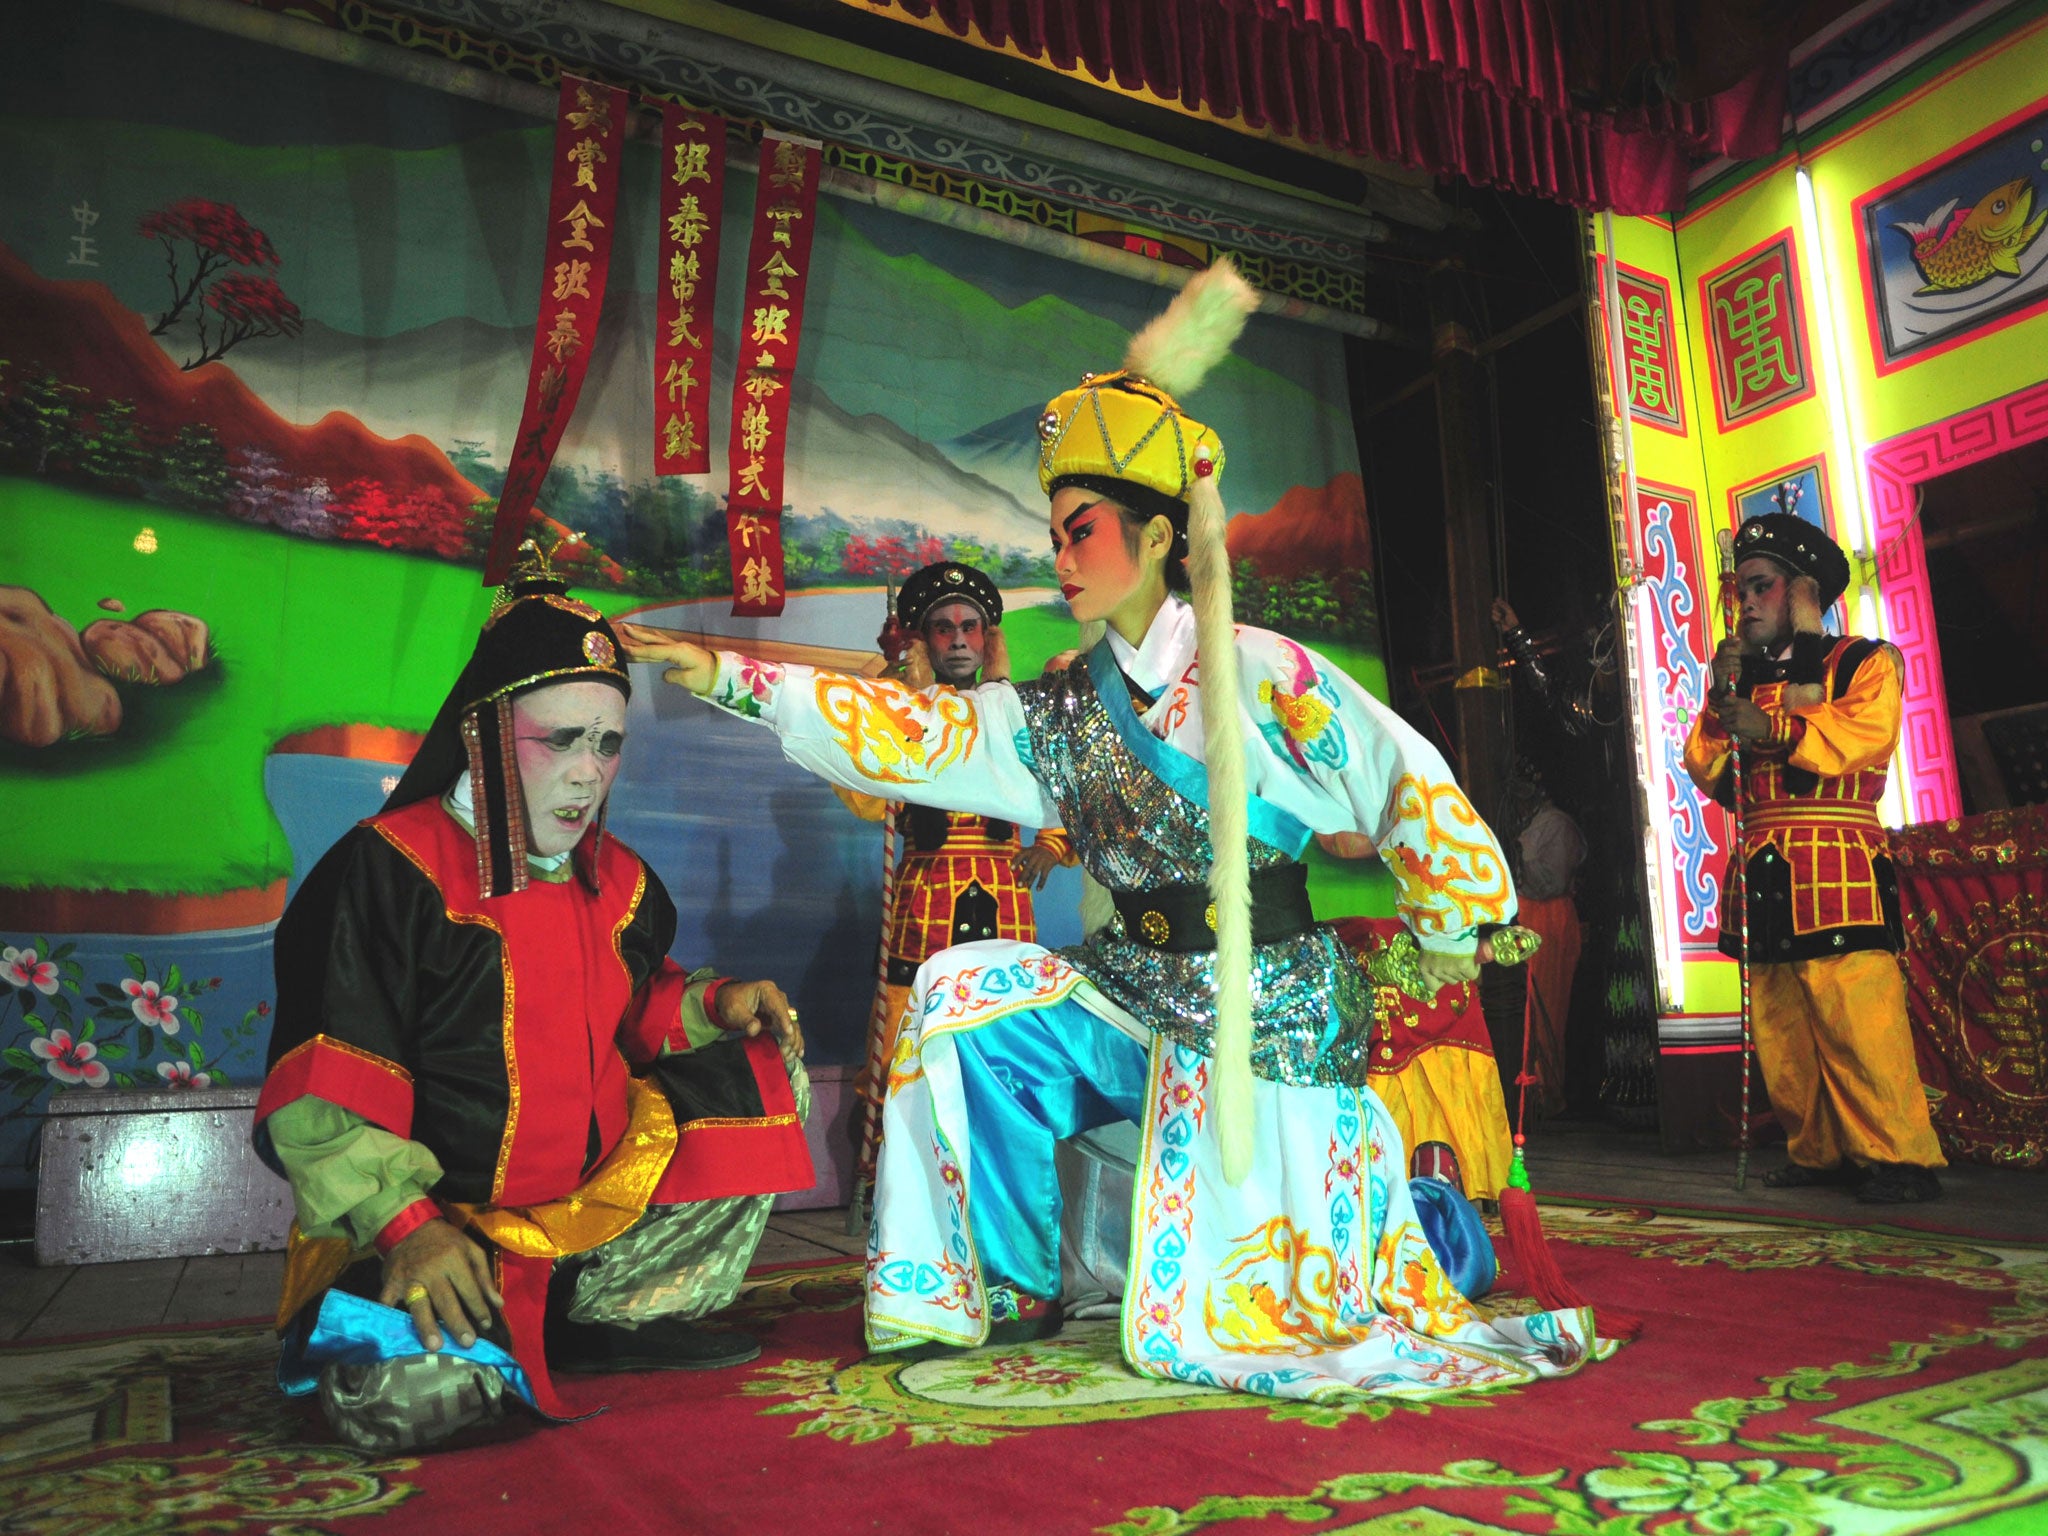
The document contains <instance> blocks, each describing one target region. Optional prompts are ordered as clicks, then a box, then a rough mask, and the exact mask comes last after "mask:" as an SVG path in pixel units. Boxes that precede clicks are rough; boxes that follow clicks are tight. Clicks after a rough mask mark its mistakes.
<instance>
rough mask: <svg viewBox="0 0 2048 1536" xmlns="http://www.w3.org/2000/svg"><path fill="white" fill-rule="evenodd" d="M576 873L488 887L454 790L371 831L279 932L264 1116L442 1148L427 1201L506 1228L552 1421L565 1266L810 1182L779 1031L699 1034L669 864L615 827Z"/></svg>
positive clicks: (361, 827) (294, 1302)
mask: <svg viewBox="0 0 2048 1536" xmlns="http://www.w3.org/2000/svg"><path fill="white" fill-rule="evenodd" d="M586 841H589V840H588V839H587V840H586ZM577 866H578V867H577V873H576V875H575V877H574V878H571V879H569V880H567V881H564V882H561V883H549V882H542V881H535V882H533V883H531V884H529V885H528V886H527V887H526V889H524V890H522V891H517V892H513V893H509V894H507V895H503V896H498V897H494V898H491V899H489V900H482V899H480V898H479V895H478V890H479V887H478V881H477V856H476V844H475V841H474V839H473V838H472V837H471V835H470V833H469V831H468V830H467V829H466V828H465V827H463V826H462V825H461V824H460V823H458V822H457V821H456V820H455V819H454V818H453V817H451V816H450V815H449V814H448V812H447V811H446V810H445V809H443V807H442V806H441V803H440V802H439V801H438V800H424V801H420V802H417V803H415V804H412V805H409V806H406V807H404V808H403V809H400V810H397V811H392V812H389V813H386V814H384V815H380V816H374V817H371V818H370V819H369V820H367V821H364V822H362V823H360V824H358V825H357V826H356V827H355V828H353V829H352V830H351V831H350V832H349V833H348V834H347V835H346V836H345V837H343V838H342V839H341V840H340V841H339V842H338V843H336V844H335V845H334V847H333V848H332V849H330V850H329V851H328V853H327V855H326V857H324V858H323V859H322V860H321V861H320V862H319V863H318V864H317V865H316V866H314V868H313V870H312V872H311V873H310V874H309V875H308V876H307V877H306V881H305V884H304V885H303V886H302V887H301V889H300V890H299V892H298V894H297V895H296V896H295V897H294V898H293V900H292V903H291V906H290V908H289V909H288V910H287V911H286V913H285V915H284V918H283V920H282V921H281V922H280V923H279V924H278V929H277V939H276V966H277V984H278V999H277V1015H276V1028H275V1031H274V1033H273V1035H272V1037H271V1047H270V1066H269V1075H268V1077H267V1079H266V1080H265V1082H264V1086H263V1093H262V1096H261V1099H260V1101H259V1103H258V1105H257V1111H256V1121H257V1143H258V1146H259V1149H264V1150H267V1138H266V1135H265V1132H264V1130H263V1122H264V1121H265V1119H266V1118H267V1117H268V1116H269V1115H270V1114H271V1113H272V1112H273V1111H275V1110H276V1109H278V1108H279V1107H281V1106H283V1105H285V1104H288V1103H291V1102H292V1101H293V1100H295V1099H297V1098H300V1097H302V1096H303V1095H306V1094H314V1095H317V1096H318V1097H320V1098H322V1099H326V1100H328V1101H330V1102H332V1103H334V1104H338V1105H340V1106H341V1107H342V1108H344V1109H346V1110H349V1111H351V1112H353V1113H355V1114H357V1115H360V1116H362V1117H363V1118H364V1119H366V1120H368V1121H369V1122H370V1123H371V1124H373V1125H376V1126H379V1127H381V1128H383V1129H384V1130H387V1131H389V1132H391V1133H392V1134H394V1135H397V1136H403V1137H407V1138H409V1139H411V1140H413V1141H417V1142H419V1143H421V1144H422V1145H423V1146H425V1147H426V1148H427V1149H428V1150H429V1151H431V1152H432V1153H433V1154H434V1156H435V1157H436V1158H437V1159H438V1160H439V1161H440V1164H441V1167H442V1170H443V1174H444V1176H443V1178H442V1180H441V1181H440V1183H439V1184H437V1185H436V1186H435V1187H434V1190H433V1198H434V1199H435V1200H436V1201H438V1202H439V1203H440V1205H441V1206H442V1209H443V1211H444V1212H446V1213H447V1214H448V1215H449V1216H450V1217H451V1219H454V1220H456V1221H458V1222H461V1223H463V1224H465V1225H467V1226H469V1227H470V1228H471V1229H472V1230H474V1231H476V1232H477V1233H479V1234H480V1235H482V1236H483V1237H485V1238H487V1239H489V1241H490V1246H491V1250H492V1258H493V1264H494V1266H496V1268H497V1273H498V1280H499V1290H500V1292H501V1293H502V1294H503V1295H504V1297H505V1303H506V1305H505V1322H506V1326H507V1329H508V1332H509V1333H510V1335H511V1341H512V1346H513V1353H514V1354H515V1355H516V1356H517V1357H518V1359H519V1362H520V1364H521V1365H522V1366H524V1367H525V1368H526V1369H527V1371H528V1372H529V1373H530V1375H531V1377H532V1379H533V1384H534V1388H535V1393H536V1397H537V1399H538V1400H539V1401H540V1402H541V1406H542V1407H543V1408H550V1410H551V1411H553V1409H552V1403H553V1394H552V1390H551V1388H550V1386H549V1383H548V1377H547V1371H546V1367H545V1361H544V1359H543V1357H542V1350H541V1333H542V1319H543V1313H544V1308H545V1302H546V1295H547V1281H548V1275H549V1272H550V1270H551V1269H552V1267H553V1261H554V1260H555V1259H556V1258H559V1257H561V1256H562V1255H564V1254H568V1253H577V1252H582V1251H585V1250H587V1249H590V1248H593V1247H596V1246H598V1245H599V1244H600V1243H602V1242H605V1241H609V1240H610V1238H612V1237H614V1236H616V1235H618V1233H619V1232H622V1231H624V1230H625V1228H626V1227H628V1226H630V1225H631V1224H632V1222H633V1221H634V1220H635V1219H636V1218H637V1217H638V1216H639V1215H640V1214H641V1212H642V1211H644V1210H645V1209H646V1207H647V1206H649V1205H668V1204H677V1203H681V1202H685V1201H693V1200H706V1199H712V1198H716V1197H719V1196H727V1195H751V1194H775V1193H780V1192H783V1191H786V1190H796V1189H807V1188H809V1187H810V1186H811V1184H812V1183H813V1182H814V1180H815V1174H814V1172H813V1170H812V1166H811V1159H810V1154H809V1150H808V1148H807V1146H806V1143H805V1140H804V1134H803V1127H802V1125H800V1124H799V1123H798V1120H797V1114H796V1103H795V1098H794V1095H793V1093H792V1091H791V1088H790V1082H789V1077H788V1074H787V1071H786V1070H785V1069H784V1067H783V1064H782V1059H781V1053H780V1051H779V1049H778V1048H777V1046H776V1044H775V1043H774V1041H773V1040H772V1039H771V1038H770V1037H769V1036H767V1035H765V1034H764V1035H760V1036H756V1037H753V1038H751V1039H744V1038H741V1037H737V1036H736V1037H734V1038H733V1039H731V1040H729V1041H724V1040H722V1041H718V1042H716V1043H714V1044H712V1045H708V1046H705V1047H702V1048H699V1049H696V1050H692V1049H691V1048H690V1046H689V1042H688V1040H687V1039H686V1038H685V1035H684V1032H683V1027H682V1022H681V1004H682V999H683V994H684V990H685V987H686V985H687V979H686V976H685V973H684V972H683V971H682V969H681V968H680V967H678V966H677V965H676V964H675V962H674V961H673V960H671V959H669V957H668V947H669V944H670V942H671V941H672V940H673V938H674V936H675V925H676V917H675V908H674V906H673V905H672V904H671V903H670V901H669V898H668V893H667V892H666V891H665V890H663V889H662V886H661V882H660V881H659V880H658V879H657V878H656V877H655V875H654V873H653V871H651V870H650V869H648V867H647V866H646V864H645V863H643V862H642V861H641V859H640V858H639V856H638V855H637V854H635V853H633V852H632V851H631V850H630V849H628V848H626V847H625V846H624V845H623V844H621V843H620V842H618V840H617V839H615V838H611V837H605V838H603V839H602V841H601V842H599V843H598V845H597V848H596V852H595V855H594V856H588V851H587V850H586V849H579V850H578V860H577ZM664 1047H667V1048H668V1051H669V1052H670V1054H667V1055H664V1054H663V1048H664ZM325 1246H326V1248H327V1251H326V1252H324V1253H322V1252H315V1251H313V1250H318V1249H321V1248H322V1247H323V1245H322V1244H317V1243H306V1242H304V1241H303V1240H302V1239H299V1238H298V1235H297V1233H296V1232H295V1233H294V1251H293V1254H292V1257H291V1260H290V1261H289V1263H288V1267H287V1276H286V1295H285V1302H284V1307H283V1308H282V1309H281V1314H280V1322H281V1323H282V1322H284V1321H287V1320H288V1318H289V1316H290V1314H291V1313H294V1312H296V1311H297V1310H298V1309H299V1308H300V1307H301V1306H303V1305H305V1304H306V1303H308V1302H310V1301H314V1300H317V1298H318V1296H319V1294H320V1293H321V1292H322V1291H324V1290H325V1288H326V1286H327V1285H328V1284H329V1283H331V1282H332V1279H333V1278H334V1276H335V1274H337V1273H338V1271H339V1268H340V1265H341V1263H343V1262H345V1261H346V1259H347V1254H346V1251H345V1250H346V1248H347V1244H345V1243H331V1244H328V1245H325ZM335 1250H341V1251H340V1252H336V1251H335Z"/></svg>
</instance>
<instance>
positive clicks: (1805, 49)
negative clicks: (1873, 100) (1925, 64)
mask: <svg viewBox="0 0 2048 1536" xmlns="http://www.w3.org/2000/svg"><path fill="white" fill-rule="evenodd" d="M2010 4H2011V0H1891V3H1890V4H1886V5H1880V6H1878V7H1876V8H1875V9H1869V8H1865V9H1864V12H1863V14H1862V15H1860V16H1850V17H1845V18H1844V19H1843V20H1842V21H1840V22H1838V23H1836V26H1837V27H1838V28H1839V30H1837V31H1836V32H1835V34H1834V35H1833V36H1831V37H1828V38H1826V39H1825V40H1824V41H1818V42H1811V43H1805V44H1801V45H1800V47H1799V48H1797V49H1794V50H1793V55H1792V67H1791V70H1790V78H1789V79H1788V80H1787V81H1786V89H1785V105H1786V108H1787V109H1788V110H1789V111H1790V112H1791V114H1792V117H1793V120H1794V121H1795V122H1796V123H1797V124H1798V125H1799V128H1800V130H1801V131H1802V132H1804V131H1806V130H1808V129H1811V128H1813V127H1814V126H1815V125H1816V124H1818V123H1820V122H1821V121H1822V120H1823V119H1825V118H1828V117H1833V116H1836V115H1837V114H1839V113H1841V112H1843V111H1845V110H1847V109H1848V108H1849V107H1851V106H1854V105H1855V104H1856V103H1857V102H1858V101H1861V100H1863V99H1864V98H1866V97H1868V96H1869V95H1870V94H1871V93H1872V92H1873V91H1875V90H1876V89H1877V88H1878V87H1879V86H1881V85H1883V84H1885V83H1886V82H1887V81H1889V80H1892V79H1894V78H1896V77H1897V76H1898V75H1899V74H1900V73H1902V72H1903V71H1905V70H1907V69H1910V68H1911V67H1912V66H1913V65H1914V64H1916V63H1918V62H1919V61H1920V60H1921V59H1923V58H1925V57H1926V56H1927V55H1928V54H1929V53H1930V52H1932V51H1933V50H1934V49H1936V48H1939V47H1940V46H1941V45H1942V44H1943V43H1946V42H1948V41H1949V40H1950V39H1951V38H1953V37H1956V36H1958V35H1959V34H1960V33H1962V32H1963V31H1965V30H1967V29H1968V28H1969V27H1971V26H1974V25H1975V24H1976V23H1978V22H1980V21H1982V20H1984V19H1985V18H1986V17H1989V16H1993V15H1996V14H1997V13H1998V12H1999V11H2001V10H2005V9H2008V8H2009V6H2010Z"/></svg>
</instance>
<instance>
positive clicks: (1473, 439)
mask: <svg viewBox="0 0 2048 1536" xmlns="http://www.w3.org/2000/svg"><path fill="white" fill-rule="evenodd" d="M1467 281H1468V279H1467V278H1466V277H1465V275H1464V274H1463V273H1462V272H1461V271H1460V270H1459V269H1458V268H1457V267H1456V266H1455V265H1453V264H1451V263H1448V262H1446V263H1443V264H1441V265H1439V266H1438V267H1437V268H1436V269H1435V270H1434V271H1432V272H1431V274H1430V279H1429V310H1430V353H1431V358H1432V360H1433V363H1434V366H1435V375H1436V421H1437V441H1438V444H1439V448H1440V451H1441V454H1442V459H1443V477H1444V549H1445V553H1446V556H1447V561H1448V566H1449V570H1450V586H1451V594H1450V597H1451V657H1452V660H1453V662H1454V663H1455V665H1456V669H1457V679H1458V680H1457V683H1456V687H1455V691H1454V694H1453V698H1454V699H1455V700H1456V717H1457V735H1458V762H1457V769H1458V778H1459V781H1460V782H1461V783H1462V784H1463V785H1464V786H1465V793H1466V794H1467V795H1468V796H1470V797H1471V800H1472V803H1473V805H1474V806H1475V807H1477V809H1478V811H1479V814H1480V815H1481V816H1483V817H1485V818H1486V819H1487V820H1488V821H1489V822H1491V821H1492V820H1493V819H1494V817H1495V816H1496V815H1497V814H1498V813H1499V810H1500V801H1501V791H1502V789H1503V787H1504V786H1505V785H1506V783H1507V777H1508V766H1509V756H1510V751H1511V743H1510V741H1509V736H1508V725H1507V709H1506V699H1505V697H1504V695H1503V693H1502V691H1501V689H1500V688H1499V687H1498V686H1497V684H1498V683H1499V682H1500V681H1501V680H1502V679H1501V677H1500V672H1499V662H1500V641H1499V637H1498V635H1497V634H1496V632H1495V630H1494V627H1493V614H1492V608H1493V599H1494V597H1495V595H1496V592H1497V576H1496V573H1495V571H1494V568H1493V550H1494V530H1493V516H1492V506H1491V501H1492V491H1493V477H1494V474H1495V472H1496V468H1495V465H1494V463H1493V433H1492V431H1491V430H1490V429H1489V427H1490V424H1489V422H1488V420H1487V415H1486V413H1487V400H1486V377H1485V373H1484V370H1483V367H1482V365H1481V363H1480V361H1479V344H1478V338H1477V337H1475V336H1474V335H1473V332H1472V326H1471V306H1470V303H1469V301H1468V300H1467V298H1466V283H1467Z"/></svg>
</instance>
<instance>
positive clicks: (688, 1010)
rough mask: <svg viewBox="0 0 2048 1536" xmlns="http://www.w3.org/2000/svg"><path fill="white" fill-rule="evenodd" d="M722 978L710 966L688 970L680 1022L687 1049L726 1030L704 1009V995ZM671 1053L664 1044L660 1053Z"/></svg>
mask: <svg viewBox="0 0 2048 1536" xmlns="http://www.w3.org/2000/svg"><path fill="white" fill-rule="evenodd" d="M722 980H724V978H723V977H721V976H720V975H719V974H718V972H717V971H716V970H714V969H713V968H712V967H711V966H708V965H705V966H699V967H698V968H697V969H696V970H694V971H692V972H690V984H689V986H688V987H687V988H685V989H684V992H683V1007H682V1022H683V1038H684V1039H685V1040H687V1041H688V1042H689V1049H691V1050H693V1051H695V1050H699V1049H701V1048H703V1047H704V1046H707V1045H709V1044H710V1043H711V1042H712V1041H714V1040H717V1039H719V1038H721V1037H723V1036H724V1035H725V1034H727V1033H728V1031H726V1030H723V1029H720V1028H719V1027H718V1025H717V1024H716V1023H714V1022H713V1021H712V1018H711V1015H710V1014H709V1013H708V1012H706V1011H705V1008H704V996H705V994H706V993H707V992H709V991H710V990H711V987H712V984H713V983H714V982H717V981H722ZM671 1054H673V1053H672V1052H671V1051H670V1050H669V1049H668V1048H667V1047H666V1046H664V1047H663V1048H662V1055H664V1056H667V1055H671Z"/></svg>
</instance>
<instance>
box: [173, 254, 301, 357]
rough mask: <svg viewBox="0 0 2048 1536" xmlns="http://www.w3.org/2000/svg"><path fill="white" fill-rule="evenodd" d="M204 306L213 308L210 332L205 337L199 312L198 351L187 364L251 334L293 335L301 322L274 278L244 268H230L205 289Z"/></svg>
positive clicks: (221, 351) (220, 352)
mask: <svg viewBox="0 0 2048 1536" xmlns="http://www.w3.org/2000/svg"><path fill="white" fill-rule="evenodd" d="M206 308H208V309H210V310H212V311H213V312H214V316H215V323H214V332H213V336H212V338H211V339H210V340H209V339H208V337H207V334H206V329H207V328H206V320H205V317H204V315H201V316H199V317H198V319H199V355H198V356H197V357H195V358H194V359H192V361H191V362H189V363H187V364H185V366H186V367H187V368H197V367H198V366H199V365H200V364H201V363H210V362H212V361H213V360H214V359H215V358H216V357H221V356H224V355H225V354H226V353H227V351H228V349H229V348H230V347H238V346H240V345H241V344H242V343H243V342H245V341H248V340H249V339H250V338H251V337H255V336H296V335H298V334H299V331H300V328H301V327H302V325H303V324H304V322H303V321H302V320H301V319H300V317H299V306H298V305H296V304H294V303H293V302H292V301H291V300H290V299H288V298H286V297H285V296H284V290H283V289H282V288H280V287H278V286H277V279H276V278H273V277H252V276H251V275H250V274H248V273H247V272H230V273H229V274H228V275H227V276H226V277H223V278H222V279H221V280H220V281H219V282H217V283H215V284H214V285H213V286H212V287H211V288H209V289H207V290H206Z"/></svg>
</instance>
